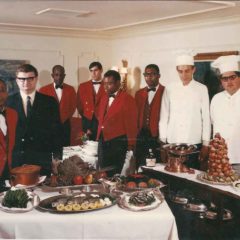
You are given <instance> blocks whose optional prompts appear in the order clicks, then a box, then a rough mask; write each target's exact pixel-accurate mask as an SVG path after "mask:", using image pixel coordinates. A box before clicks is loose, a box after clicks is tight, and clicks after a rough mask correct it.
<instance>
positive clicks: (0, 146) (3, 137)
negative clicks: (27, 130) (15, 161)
mask: <svg viewBox="0 0 240 240" xmlns="http://www.w3.org/2000/svg"><path fill="white" fill-rule="evenodd" d="M7 96H8V94H7V87H6V84H5V82H4V81H3V80H1V79H0V177H1V179H2V180H4V179H9V170H10V169H11V164H12V150H13V146H14V143H15V131H16V126H17V119H18V116H17V112H16V111H15V110H13V109H12V108H8V107H6V106H5V103H6V100H7Z"/></svg>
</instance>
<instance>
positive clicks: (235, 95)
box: [224, 89, 240, 98]
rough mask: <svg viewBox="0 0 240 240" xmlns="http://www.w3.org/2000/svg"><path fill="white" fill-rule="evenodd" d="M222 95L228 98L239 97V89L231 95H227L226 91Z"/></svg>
mask: <svg viewBox="0 0 240 240" xmlns="http://www.w3.org/2000/svg"><path fill="white" fill-rule="evenodd" d="M224 94H225V96H226V97H228V98H235V97H237V96H240V89H238V90H237V91H236V92H235V93H234V94H233V95H231V94H229V93H228V92H227V91H226V90H225V91H224Z"/></svg>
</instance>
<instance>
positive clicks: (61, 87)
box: [55, 85, 63, 89]
mask: <svg viewBox="0 0 240 240" xmlns="http://www.w3.org/2000/svg"><path fill="white" fill-rule="evenodd" d="M58 88H60V89H63V85H56V86H55V89H58Z"/></svg>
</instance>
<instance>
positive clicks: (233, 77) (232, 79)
mask: <svg viewBox="0 0 240 240" xmlns="http://www.w3.org/2000/svg"><path fill="white" fill-rule="evenodd" d="M237 77H238V76H237V75H236V74H234V75H231V76H228V77H221V78H220V79H221V81H223V82H227V81H234V80H235V79H236V78H237Z"/></svg>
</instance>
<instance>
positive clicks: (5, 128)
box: [0, 114, 7, 136]
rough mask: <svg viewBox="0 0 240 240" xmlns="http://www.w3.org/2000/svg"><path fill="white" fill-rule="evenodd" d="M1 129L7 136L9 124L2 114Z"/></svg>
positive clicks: (0, 115) (0, 117)
mask: <svg viewBox="0 0 240 240" xmlns="http://www.w3.org/2000/svg"><path fill="white" fill-rule="evenodd" d="M0 128H1V130H2V133H3V135H4V136H6V135H7V123H6V119H5V117H4V116H3V115H2V114H0Z"/></svg>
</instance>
